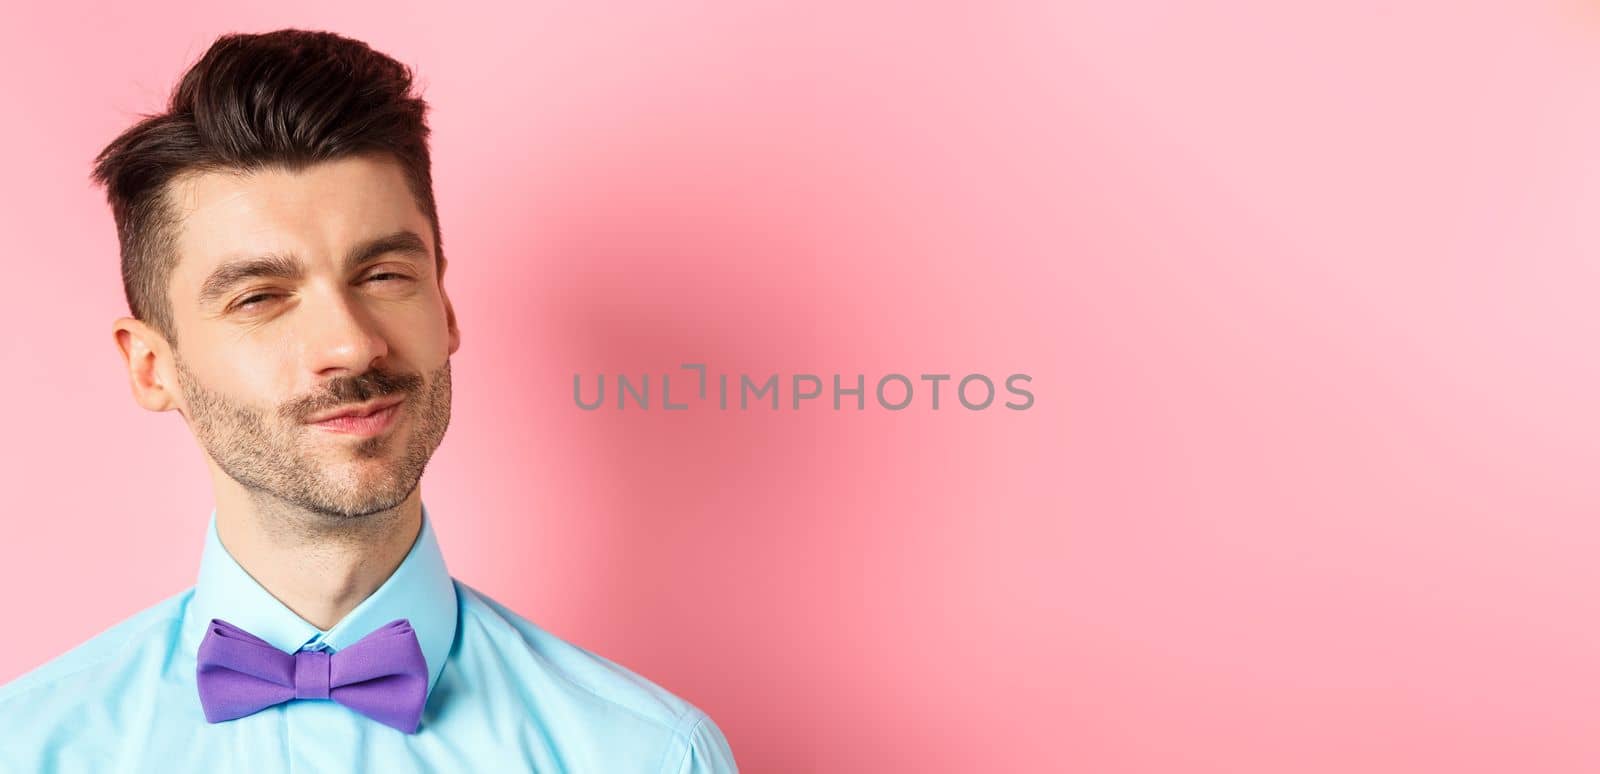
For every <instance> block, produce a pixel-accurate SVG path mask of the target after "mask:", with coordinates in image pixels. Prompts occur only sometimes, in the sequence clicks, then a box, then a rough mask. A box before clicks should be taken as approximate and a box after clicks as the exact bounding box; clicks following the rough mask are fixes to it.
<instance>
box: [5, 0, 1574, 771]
mask: <svg viewBox="0 0 1600 774" xmlns="http://www.w3.org/2000/svg"><path fill="white" fill-rule="evenodd" d="M270 5H271V8H270V9H257V10H251V9H245V8H236V9H221V8H219V7H218V4H216V3H202V2H186V3H177V2H167V3H155V4H150V3H139V4H132V3H117V4H112V3H105V4H103V5H100V6H86V5H82V4H78V3H71V2H50V3H30V4H26V5H24V6H20V7H19V8H18V9H12V10H9V11H8V12H7V16H8V19H7V22H6V24H4V25H3V29H0V52H4V53H0V94H3V95H4V99H5V101H6V109H5V116H4V120H3V121H0V153H3V154H4V169H5V171H6V174H5V177H4V180H5V183H4V185H0V234H3V237H4V240H5V245H6V253H7V257H8V260H7V261H6V262H5V270H6V277H7V280H8V281H7V284H6V293H5V302H4V303H3V304H0V330H4V331H5V334H4V351H3V354H4V358H5V362H7V363H9V364H10V367H11V371H10V373H11V377H10V378H9V379H6V380H5V381H4V386H3V387H0V390H3V392H0V396H3V400H4V403H5V405H6V407H7V408H8V413H7V418H8V425H9V428H8V430H9V432H10V433H11V436H12V439H13V440H12V443H11V449H12V451H11V453H10V454H9V455H7V464H5V465H3V466H0V487H3V489H4V491H5V493H6V495H7V498H8V502H7V503H6V506H7V507H6V508H5V509H4V513H5V515H4V516H3V517H0V518H4V532H3V535H4V539H3V541H0V589H3V592H0V620H3V621H5V624H4V628H5V630H6V631H5V634H4V636H0V680H7V679H10V678H12V677H14V676H16V675H18V674H20V673H22V672H23V671H25V670H27V669H29V668H31V667H33V666H36V665H37V664H39V663H42V662H43V661H45V660H46V659H48V658H50V657H52V656H53V655H56V654H58V653H60V652H63V651H65V650H66V649H67V648H69V647H71V646H73V645H75V644H77V643H79V642H81V641H83V640H84V639H86V638H88V637H90V636H92V635H93V634H95V633H97V632H99V631H101V630H102V629H104V628H105V627H107V626H109V625H110V624H111V623H113V622H115V621H117V620H120V619H122V618H124V617H126V616H128V615H131V614H133V613H134V612H136V611H137V610H140V609H142V608H144V607H146V606H148V605H150V604H153V603H154V602H155V601H157V600H159V599H161V598H163V597H165V596H167V595H170V594H172V593H176V592H177V591H179V590H181V589H182V588H184V587H186V586H188V585H190V584H192V583H193V581H194V575H195V572H196V569H197V567H196V563H197V560H198V556H199V548H200V543H201V538H202V533H203V528H204V523H205V518H206V516H207V514H208V512H209V509H210V505H211V500H210V492H209V485H208V483H207V481H206V479H205V477H204V467H203V464H202V461H201V458H200V454H199V451H198V448H197V447H196V446H195V444H194V442H193V441H192V439H191V437H190V436H189V434H188V432H187V430H186V428H185V427H184V425H183V423H182V421H181V419H180V418H179V417H178V416H177V415H175V414H160V415H156V414H149V413H145V412H143V411H141V410H139V409H138V408H137V407H136V406H135V405H134V403H133V402H132V399H131V397H130V396H129V393H128V388H127V384H126V377H125V374H124V372H123V371H122V370H121V369H122V366H121V363H120V361H119V359H118V357H117V355H116V353H115V349H114V346H113V344H112V339H111V335H110V330H111V329H110V323H111V320H112V319H113V318H114V317H116V316H118V315H120V314H123V313H124V312H125V306H124V302H123V300H122V296H121V289H120V286H119V284H118V280H117V269H116V260H117V258H116V247H115V242H114V234H113V230H112V225H111V219H110V215H109V213H108V212H107V210H106V208H105V205H104V203H103V201H102V199H101V194H100V192H99V191H97V190H95V189H93V188H91V187H90V186H89V184H88V182H87V174H88V171H89V166H88V165H89V161H90V159H91V158H92V156H93V155H94V153H95V152H96V151H98V150H99V148H100V147H101V146H102V145H104V143H105V142H107V141H108V140H110V138H111V137H113V136H114V135H115V134H116V133H117V132H118V131H120V130H121V129H122V128H123V127H124V126H126V125H127V124H128V123H130V122H131V121H132V120H133V119H134V118H135V117H136V114H137V113H141V112H147V111H153V110H155V109H157V108H158V106H159V104H160V102H161V100H162V99H163V98H164V96H165V95H166V93H167V91H168V89H169V87H170V85H171V84H172V82H173V80H174V79H175V78H176V77H177V76H178V74H179V73H180V72H181V71H182V70H183V68H184V67H185V66H186V65H187V64H189V63H190V62H191V61H192V60H193V59H194V58H195V57H197V56H198V55H199V54H200V52H202V51H203V50H204V49H205V47H206V46H207V45H208V44H209V42H210V41H211V39H212V38H213V37H214V36H215V35H216V34H219V33H221V32H225V31H231V30H241V31H262V30H267V29H272V28H277V27H281V26H291V25H292V26H301V27H313V28H327V29H333V30H336V31H340V32H344V33H346V34H350V35H354V36H357V37H360V38H363V39H365V40H368V41H369V42H371V43H372V44H373V45H375V46H376V47H378V48H380V49H381V50H385V51H387V52H389V53H391V54H393V55H395V56H396V57H398V58H400V59H401V60H403V61H405V62H407V63H409V64H412V65H413V66H415V67H417V68H418V70H419V72H420V73H421V76H422V78H423V81H424V83H425V84H426V95H427V96H428V97H429V98H430V100H431V101H432V103H433V106H434V110H435V113H434V116H433V126H434V129H435V132H436V138H435V165H436V176H437V188H438V195H439V201H440V210H441V216H442V218H443V224H444V225H443V231H444V238H445V244H446V249H447V250H448V252H449V255H450V256H451V259H452V260H451V270H450V274H449V277H448V282H449V286H450V289H451V295H452V297H453V299H454V300H455V303H456V305H457V310H458V313H459V315H460V321H461V327H462V330H463V337H464V339H463V341H464V343H463V347H462V349H461V351H460V352H459V353H458V355H457V356H456V358H455V374H456V376H455V384H456V390H457V393H456V399H455V416H454V419H453V421H452V428H451V432H450V434H449V436H447V438H446V440H445V442H444V445H443V446H442V447H441V449H440V451H439V453H438V455H437V456H436V457H435V459H434V462H433V463H432V464H431V466H430V467H429V473H428V476H427V477H426V478H425V483H424V497H425V500H426V502H427V503H428V504H429V507H430V510H432V511H433V512H434V513H435V515H436V518H437V527H438V531H439V534H440V540H441V543H442V545H443V547H444V549H445V553H446V558H447V561H448V563H449V564H450V567H451V570H452V572H453V573H454V574H455V575H456V576H457V577H458V578H461V579H462V580H464V581H466V582H468V583H471V584H473V585H475V586H477V587H478V588H480V589H482V590H484V591H486V592H487V593H489V594H490V595H491V596H495V597H497V598H499V599H501V600H503V601H505V602H507V603H508V604H509V605H511V606H512V607H513V608H514V609H517V610H518V611H520V612H522V613H523V614H524V615H526V616H528V617H529V618H531V619H533V620H535V621H537V622H539V623H540V624H542V625H544V626H545V627H547V628H549V629H551V630H552V631H553V632H555V633H557V634H558V635H560V636H563V637H565V638H568V639H570V640H572V641H574V642H577V643H579V644H581V645H583V646H585V647H588V648H590V649H593V650H595V651H598V652H600V653H602V654H604V655H607V656H609V657H611V658H613V659H615V660H617V661H619V662H621V663H623V664H625V665H627V666H629V667H631V668H633V669H635V670H637V671H639V672H641V673H642V674H644V675H646V676H648V677H650V678H651V679H653V680H655V681H657V682H659V683H661V684H663V685H665V686H666V687H668V688H669V689H671V690H673V691H675V692H677V693H679V694H680V695H682V696H684V697H685V698H687V699H689V700H691V701H693V702H695V703H697V704H699V705H700V706H701V707H703V708H705V709H706V710H707V711H709V712H710V713H711V714H712V715H713V716H714V717H715V718H716V719H717V721H718V722H719V724H720V725H721V726H722V728H723V729H724V730H725V731H726V733H727V735H728V737H729V739H730V741H731V743H732V746H733V748H734V751H735V753H736V755H737V757H738V759H739V761H740V763H741V764H742V766H743V767H744V769H745V770H747V771H751V772H768V771H773V772H787V771H826V772H878V771H917V772H946V771H950V772H954V771H1039V770H1058V771H1084V772H1174V771H1184V772H1246V773H1253V772H1283V771H1296V772H1350V771H1368V772H1401V771H1406V772H1415V771H1439V772H1445V771H1448V772H1453V773H1456V772H1506V771H1539V772H1578V771H1594V770H1597V769H1600V701H1597V698H1596V697H1597V696H1600V658H1597V657H1596V656H1597V647H1600V615H1597V612H1600V609H1597V608H1600V604H1597V602H1600V595H1597V593H1596V585H1597V583H1600V569H1597V568H1600V562H1597V553H1600V476H1597V475H1596V473H1595V470H1594V469H1595V467H1596V464H1597V462H1600V441H1597V439H1600V427H1597V420H1600V411H1597V409H1596V404H1597V401H1600V359H1597V357H1596V354H1595V353H1596V342H1597V340H1600V303H1597V301H1596V296H1597V292H1596V290H1597V285H1600V217H1597V214H1600V88H1597V87H1600V6H1597V5H1595V4H1594V3H1592V2H1578V0H1569V1H1566V2H1556V3H1535V2H1525V3H1509V2H1508V3H1501V4H1489V3H1463V2H1409V3H1394V2H1386V1H1385V2H1376V1H1367V2H1343V3H1325V4H1308V3H1293V4H1286V3H1276V2H1213V3H1208V4H1204V6H1202V5H1201V4H1180V3H1165V4H1156V3H1149V2H1117V3H1090V2H1083V3H1071V4H1069V3H1054V4H1042V3H1041V4H1020V3H1011V4H1001V3H983V4H978V3H973V4H957V3H938V4H928V3H882V4H876V6H875V8H873V9H871V10H868V9H867V8H866V7H865V6H864V4H860V3H838V4H831V5H829V6H826V7H824V6H822V5H819V4H815V3H791V4H787V5H774V4H770V3H748V2H727V3H719V4H715V5H712V4H694V7H692V8H690V7H685V4H678V3H651V4H644V3H639V4H632V5H627V6H623V5H620V4H615V3H588V4H580V3H562V4H556V3H532V4H517V8H516V9H515V10H513V9H512V8H511V7H510V5H509V4H508V5H507V6H506V7H504V8H495V9H490V8H474V7H471V6H470V5H469V4H465V3H429V4H420V3H395V2H384V3H377V2H358V3H345V4H341V5H340V7H338V8H329V7H327V4H325V3H319V2H310V1H309V0H288V1H287V2H275V3H272V4H270ZM1317 5H1321V6H1323V7H1320V8H1318V7H1316V6H1317ZM1289 6H1293V9H1292V10H1291V9H1290V7H1289ZM152 9H154V10H152ZM1113 9H1114V10H1113ZM692 361H699V362H705V363H707V364H709V366H710V367H711V368H712V370H713V373H717V372H728V373H739V372H746V373H752V374H766V373H771V372H779V373H783V374H792V373H796V372H810V373H820V374H824V375H829V374H833V373H843V374H847V375H853V374H856V373H864V374H867V375H868V378H869V379H875V378H876V377H877V376H879V375H881V374H883V373H887V372H893V371H898V372H902V373H909V374H916V373H923V372H951V373H955V374H957V375H960V374H965V373H971V372H979V373H986V374H989V375H991V376H995V377H997V378H1000V377H1003V376H1004V375H1005V374H1009V373H1012V372H1018V371H1020V372H1026V373H1030V374H1032V375H1033V383H1032V387H1033V389H1034V392H1035V395H1036V399H1037V402H1036V404H1035V406H1034V408H1033V409H1032V410H1030V411H1026V412H1015V411H1005V410H999V409H991V410H989V411H985V412H969V411H966V410H964V409H960V408H951V407H950V406H951V405H953V404H951V403H949V402H946V403H945V408H943V409H941V410H940V411H938V412H931V411H928V410H927V409H926V404H925V403H920V402H919V404H918V408H916V409H912V410H908V411H905V412H900V413H890V412H886V411H883V410H882V409H876V408H870V409H869V410H868V411H866V412H864V413H859V414H858V413H854V412H841V413H838V414H834V413H832V412H831V411H826V410H817V409H816V408H815V407H812V408H811V410H805V411H800V412H794V411H787V410H786V411H783V412H779V413H773V412H771V411H768V410H762V411H751V412H747V413H740V412H737V411H729V412H725V413H718V412H714V411H705V410H699V411H689V412H683V413H674V414H670V415H669V414H665V413H663V412H660V411H652V412H637V411H634V412H617V411H615V410H608V411H601V412H594V413H589V412H583V411H579V410H578V409H577V408H576V407H575V406H574V405H573V402H572V398H571V392H570V390H571V378H572V374H573V373H574V372H575V371H582V372H584V373H594V372H596V371H604V372H606V373H612V374H614V373H616V372H618V371H623V372H627V373H632V374H637V373H641V372H645V371H649V372H654V373H659V372H660V371H662V370H667V369H674V368H676V367H677V365H678V364H679V363H682V362H692ZM824 405H827V404H824ZM0 733H3V730H0Z"/></svg>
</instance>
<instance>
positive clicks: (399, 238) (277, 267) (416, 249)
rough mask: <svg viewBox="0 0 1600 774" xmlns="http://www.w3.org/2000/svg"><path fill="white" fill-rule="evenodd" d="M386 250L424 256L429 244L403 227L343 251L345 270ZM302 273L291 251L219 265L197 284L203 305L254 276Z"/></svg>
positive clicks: (296, 276)
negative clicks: (344, 252) (348, 250)
mask: <svg viewBox="0 0 1600 774" xmlns="http://www.w3.org/2000/svg"><path fill="white" fill-rule="evenodd" d="M388 253H404V254H408V255H411V256H414V257H419V258H425V257H427V255H428V246H427V245H426V244H424V243H423V241H422V237H419V236H417V234H416V232H414V231H411V230H409V229H402V230H400V231H396V232H394V233H392V234H385V235H383V236H380V237H375V238H373V239H369V240H367V241H365V242H362V243H361V244H358V245H356V246H355V247H354V248H352V249H351V250H350V252H348V253H346V254H345V257H344V270H345V271H346V272H350V271H354V270H355V268H356V267H357V266H360V265H361V264H363V263H366V262H367V261H369V260H371V259H373V258H377V257H378V256H380V255H385V254H388ZM304 272H305V265H304V264H303V263H301V262H300V259H299V258H296V257H295V256H294V255H293V254H285V253H269V254H267V255H258V256H253V257H250V258H241V259H239V260H235V261H229V262H227V263H224V264H222V265H221V266H218V267H217V268H215V269H213V270H212V271H211V274H210V275H209V276H207V277H206V280H205V282H203V283H201V285H200V305H201V306H206V305H209V304H211V303H212V302H214V301H216V300H217V299H218V298H221V297H222V296H223V295H224V294H226V293H227V292H228V290H229V289H231V288H232V287H233V286H234V285H237V284H239V283H240V282H242V281H244V280H247V279H251V278H254V277H273V278H276V279H299V278H300V277H301V276H302V275H303V274H304Z"/></svg>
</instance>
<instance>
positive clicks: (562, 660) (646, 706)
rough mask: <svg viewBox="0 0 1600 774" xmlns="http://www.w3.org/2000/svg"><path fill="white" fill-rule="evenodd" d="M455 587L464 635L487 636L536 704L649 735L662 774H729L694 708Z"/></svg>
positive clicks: (713, 733) (718, 743) (729, 763)
mask: <svg viewBox="0 0 1600 774" xmlns="http://www.w3.org/2000/svg"><path fill="white" fill-rule="evenodd" d="M455 583H456V586H457V590H458V593H459V595H460V597H461V611H462V618H463V620H462V625H463V627H473V628H475V629H478V630H480V632H481V635H486V637H485V639H487V640H488V641H490V643H491V644H492V647H494V648H495V649H496V650H497V651H500V652H497V654H496V655H497V658H499V659H505V660H507V661H508V662H509V663H510V664H511V665H512V668H514V669H516V671H517V676H518V678H519V680H522V681H524V682H527V681H533V682H537V683H542V685H539V686H537V687H538V688H540V689H542V690H536V691H534V694H535V695H539V696H541V701H545V702H547V701H549V700H550V697H551V696H552V695H559V696H563V697H565V699H566V701H567V702H568V703H569V704H570V705H581V708H582V709H584V710H587V712H586V714H588V715H589V716H591V717H605V718H609V719H616V718H627V719H628V722H627V723H626V727H627V733H629V734H639V733H644V732H653V733H652V734H651V735H653V736H657V737H658V738H660V739H662V740H663V741H664V742H665V746H666V751H665V753H663V755H662V757H661V761H662V764H663V768H662V770H663V771H670V772H679V771H708V772H709V771H717V772H722V771H734V770H735V769H734V767H733V758H732V753H731V752H730V751H728V749H727V741H726V739H725V738H724V737H723V736H722V732H721V731H720V730H719V729H718V728H717V726H716V724H715V723H714V722H713V721H712V720H711V718H710V717H709V716H708V715H707V714H706V713H705V712H703V711H702V710H700V709H699V708H698V707H696V706H695V705H693V704H691V703H690V702H688V701H686V700H684V699H682V698H680V697H679V696H677V695H675V694H673V693H672V692H670V691H668V690H667V689H665V688H663V687H661V686H660V685H657V684H656V683H654V682H652V681H650V680H648V679H646V678H644V677H643V676H641V675H639V674H638V673H636V672H634V671H632V670H630V669H628V668H627V667H624V666H622V665H620V664H618V663H616V662H614V661H611V660H609V659H607V658H605V657H603V656H600V655H598V654H596V653H593V652H590V651H588V650H585V649H584V648H581V647H579V646H577V645H574V644H572V643H570V642H567V641H565V640H563V639H561V638H559V637H557V636H555V635H554V634H551V633H550V632H548V631H546V630H545V629H544V628H542V627H540V626H539V625H538V624H535V623H533V622H532V621H530V620H528V619H527V618H525V617H524V616H522V615H520V614H518V613H517V612H516V611H514V610H511V609H510V608H508V607H506V606H505V605H504V604H502V603H500V602H499V601H497V600H495V599H493V598H491V597H490V596H488V595H487V594H485V593H483V592H481V591H478V590H477V589H474V588H472V587H471V586H469V585H467V584H465V583H463V582H461V581H460V580H456V581H455ZM613 722H614V721H613ZM616 730H618V731H620V730H621V729H616ZM707 761H710V763H709V764H708V763H707ZM719 761H720V762H723V763H722V765H720V766H718V765H716V764H717V762H719ZM691 763H693V765H692V766H691V765H690V764H691Z"/></svg>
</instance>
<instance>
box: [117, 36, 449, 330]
mask: <svg viewBox="0 0 1600 774" xmlns="http://www.w3.org/2000/svg"><path fill="white" fill-rule="evenodd" d="M412 80H413V79H412V72H411V70H410V68H408V67H406V66H405V65H403V64H401V63H400V62H398V61H396V60H395V59H393V58H391V57H389V56H388V55H386V54H383V53H380V52H378V51H375V50H373V49H372V48H371V47H370V46H368V45H367V44H366V43H363V42H361V41H359V40H353V39H351V38H346V37H343V36H340V35H337V34H335V33H331V32H319V31H310V30H298V29H283V30H277V31H275V32H266V33H260V34H229V35H223V36H222V37H220V38H218V39H217V40H216V42H214V43H212V44H211V47H210V48H209V49H208V50H207V51H206V52H205V54H204V55H202V56H201V57H200V59H199V61H197V62H195V64H194V65H193V66H192V67H190V68H189V70H188V72H186V73H185V74H184V75H183V78H182V79H181V80H180V81H179V82H178V85H177V86H176V87H175V88H174V89H173V91H172V97H171V100H170V101H169V102H168V104H167V109H166V112H164V113H158V114H155V115H147V116H144V117H143V119H142V120H140V121H139V122H138V123H137V124H134V125H133V126H132V127H129V128H128V129H127V130H126V131H124V132H123V133H122V134H121V135H120V136H118V137H117V138H116V139H115V140H112V141H111V144H110V145H107V146H106V147H105V149H104V150H102V151H101V152H100V154H99V155H98V156H96V157H95V161H94V173H93V175H92V177H93V179H94V181H95V182H96V183H98V184H99V185H102V186H104V187H105V189H106V200H107V201H108V202H109V203H110V205H111V213H112V217H113V218H114V219H115V220H116V225H117V239H118V243H119V245H120V248H121V253H122V287H123V292H124V293H125V294H126V295H127V299H128V309H129V311H130V312H132V314H133V316H134V317H135V318H137V319H139V320H141V321H144V322H145V323H146V324H148V325H150V326H151V327H153V328H155V329H156V330H157V331H159V332H160V333H161V335H162V336H164V337H166V339H167V341H168V342H169V343H171V344H173V345H176V343H177V331H176V328H175V326H174V321H173V313H172V304H171V300H170V296H169V294H168V285H169V283H170V281H171V278H172V270H173V268H174V267H175V266H176V265H177V259H178V257H177V254H176V236H177V227H178V225H179V224H178V217H177V215H176V213H174V212H173V209H172V207H171V202H170V199H169V196H168V194H169V192H170V191H169V184H170V183H172V182H173V181H174V179H175V178H177V177H179V176H180V175H184V174H190V173H199V172H209V171H236V172H243V173H248V172H253V171H256V170H260V169H264V168H269V167H272V168H282V169H287V170H290V171H295V170H299V169H303V168H305V167H306V166H308V165H311V164H315V163H317V162H322V161H331V160H334V159H338V158H343V157H347V156H353V155H358V154H364V153H373V152H381V153H388V154H390V155H392V156H393V157H394V159H395V160H396V161H398V162H399V164H400V166H401V168H402V169H403V170H404V172H405V176H406V182H407V185H408V186H409V187H410V189H411V194H412V196H413V197H414V198H415V199H416V202H417V205H418V207H419V208H420V209H421V210H422V213H423V215H425V216H426V217H427V219H428V222H429V224H430V225H432V226H433V234H434V245H433V247H434V259H435V262H436V268H437V265H438V264H439V263H441V262H442V261H443V258H444V253H443V239H442V238H441V236H440V234H439V214H438V209H437V207H436V205H435V203H434V198H433V178H432V173H431V168H430V159H429V155H428V125H427V120H426V119H427V111H428V105H427V103H426V102H425V101H424V100H423V99H422V98H421V97H420V96H418V95H415V94H413V93H412Z"/></svg>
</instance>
